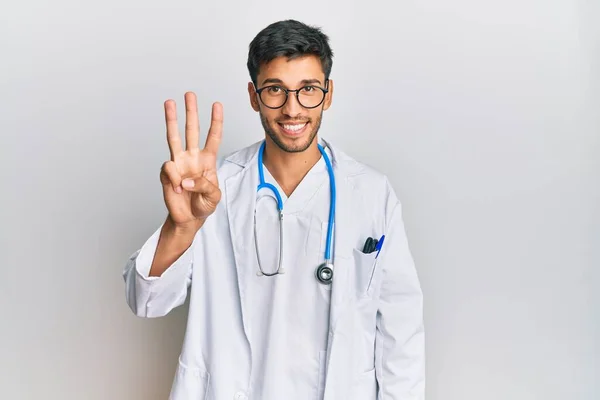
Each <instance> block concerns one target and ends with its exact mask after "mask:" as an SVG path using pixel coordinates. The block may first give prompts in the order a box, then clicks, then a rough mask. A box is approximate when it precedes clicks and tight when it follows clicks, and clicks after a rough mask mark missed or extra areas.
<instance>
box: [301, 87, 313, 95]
mask: <svg viewBox="0 0 600 400" xmlns="http://www.w3.org/2000/svg"><path fill="white" fill-rule="evenodd" d="M315 90H316V88H315V87H314V86H304V87H303V88H302V91H303V92H306V93H310V92H314V91H315Z"/></svg>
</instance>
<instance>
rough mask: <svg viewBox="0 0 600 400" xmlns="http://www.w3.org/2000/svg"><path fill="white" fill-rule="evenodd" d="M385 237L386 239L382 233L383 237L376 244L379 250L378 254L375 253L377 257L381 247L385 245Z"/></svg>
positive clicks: (376, 248)
mask: <svg viewBox="0 0 600 400" xmlns="http://www.w3.org/2000/svg"><path fill="white" fill-rule="evenodd" d="M383 239H385V235H382V236H381V239H379V241H377V245H376V246H375V250H377V254H376V255H375V258H377V257H379V252H380V251H381V248H382V247H383Z"/></svg>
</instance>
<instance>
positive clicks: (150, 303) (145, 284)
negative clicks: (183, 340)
mask: <svg viewBox="0 0 600 400" xmlns="http://www.w3.org/2000/svg"><path fill="white" fill-rule="evenodd" d="M161 228H162V226H161V227H159V228H158V229H157V230H156V231H155V232H154V234H153V235H152V236H151V237H150V238H149V239H148V240H147V241H146V242H145V243H144V244H143V246H142V247H141V248H140V249H139V250H137V251H136V252H135V253H133V254H132V255H131V256H130V257H129V259H128V260H127V263H126V265H125V268H124V271H123V278H124V280H125V296H126V301H127V304H128V305H129V308H131V310H132V311H133V312H134V313H135V315H137V316H138V317H145V318H155V317H162V316H164V315H166V314H168V313H169V312H170V311H171V310H173V309H174V308H176V307H178V306H180V305H182V304H183V303H184V302H185V299H186V297H187V290H188V287H189V285H190V283H191V276H192V263H193V248H194V243H192V245H191V246H190V247H188V248H187V250H186V251H185V252H184V253H183V254H182V255H181V256H180V257H179V258H178V259H177V260H176V261H175V262H174V263H173V264H172V265H171V266H169V268H168V269H167V270H166V271H165V272H164V273H163V274H162V275H161V276H160V277H156V276H149V273H150V267H151V266H152V261H153V260H154V253H155V252H156V248H157V245H158V239H159V237H160V231H161ZM194 242H195V240H194Z"/></svg>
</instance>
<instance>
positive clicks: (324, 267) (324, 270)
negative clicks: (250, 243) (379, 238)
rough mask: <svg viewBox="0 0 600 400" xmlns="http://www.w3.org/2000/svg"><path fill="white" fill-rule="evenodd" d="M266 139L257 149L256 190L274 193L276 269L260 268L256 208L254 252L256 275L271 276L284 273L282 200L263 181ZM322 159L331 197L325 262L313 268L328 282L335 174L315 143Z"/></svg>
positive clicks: (317, 274) (331, 264) (322, 150)
mask: <svg viewBox="0 0 600 400" xmlns="http://www.w3.org/2000/svg"><path fill="white" fill-rule="evenodd" d="M265 144H266V141H263V142H262V144H261V146H260V149H259V151H258V178H259V183H258V187H257V189H256V191H257V192H258V191H260V190H261V189H269V190H271V191H272V192H273V194H275V198H276V200H277V210H278V211H279V263H278V266H277V270H276V271H275V272H272V273H266V272H265V271H263V269H262V265H261V262H260V255H259V251H258V244H257V237H256V209H255V213H254V244H255V246H256V254H257V257H258V268H259V269H260V271H259V272H258V275H266V276H273V275H277V274H282V273H284V269H283V268H282V261H283V200H282V199H281V195H280V194H279V191H278V190H277V188H276V187H275V186H273V185H272V184H270V183H267V182H265V175H264V169H263V168H264V167H263V153H264V151H265ZM317 146H318V148H319V151H320V152H321V155H322V156H323V159H324V160H325V164H326V165H327V172H328V174H329V190H330V193H331V198H330V200H329V221H328V222H327V242H326V245H325V262H324V263H323V264H321V265H319V266H318V267H317V269H316V270H315V276H316V278H317V280H318V281H319V282H321V283H323V284H330V283H331V281H332V279H333V269H332V266H333V261H332V259H331V244H332V239H333V224H334V220H335V204H336V190H335V188H336V187H335V186H336V185H335V175H334V173H333V166H332V165H331V161H330V160H329V156H328V155H327V153H326V152H325V149H324V148H323V146H321V145H320V144H317Z"/></svg>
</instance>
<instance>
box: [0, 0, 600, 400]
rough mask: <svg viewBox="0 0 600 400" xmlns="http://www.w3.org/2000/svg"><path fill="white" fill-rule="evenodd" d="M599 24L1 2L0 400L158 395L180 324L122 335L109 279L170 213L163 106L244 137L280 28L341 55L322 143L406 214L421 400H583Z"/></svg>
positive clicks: (239, 6) (594, 299) (385, 11)
mask: <svg viewBox="0 0 600 400" xmlns="http://www.w3.org/2000/svg"><path fill="white" fill-rule="evenodd" d="M593 3H595V4H593ZM598 4H599V3H598V2H594V1H591V0H590V1H566V0H565V1H558V0H556V1H552V0H545V1H541V0H540V1H534V0H519V1H517V0H504V1H475V0H472V1H468V0H456V1H444V0H432V1H419V2H417V1H402V2H391V1H390V2H376V1H367V2H348V1H341V0H338V1H330V2H320V1H305V2H281V1H270V2H269V1H262V2H259V1H245V2H239V3H236V2H232V1H220V2H217V1H214V2H203V1H169V2H167V1H156V0H150V1H148V0H146V1H141V0H137V1H135V0H119V1H115V0H108V1H102V2H100V1H97V2H82V1H69V0H56V1H53V2H48V1H46V2H44V1H20V2H14V1H13V2H8V1H7V0H5V1H2V3H1V8H0V85H1V86H0V124H1V125H0V151H1V157H0V163H1V165H0V173H1V175H0V178H1V183H2V189H1V195H0V202H1V203H0V205H1V207H0V220H1V222H2V225H1V228H0V229H1V230H0V233H1V241H0V246H1V251H0V267H1V269H0V272H1V275H0V315H1V318H2V319H1V322H0V324H1V328H0V344H1V353H0V398H3V399H11V400H20V399H28V400H29V399H42V398H43V399H61V400H65V399H69V400H70V399H77V400H79V399H85V400H106V399H111V400H142V399H143V400H159V399H166V398H167V394H168V391H169V388H170V385H171V382H172V378H173V373H174V368H175V363H176V359H177V355H178V352H179V349H180V345H181V340H182V337H183V327H184V322H185V318H186V314H185V311H186V309H185V307H182V308H180V309H178V310H177V311H176V312H174V313H173V314H171V315H169V316H168V317H165V318H162V319H158V320H142V319H138V318H136V317H134V316H133V314H132V313H131V312H130V311H129V309H128V308H127V306H126V303H125V297H124V285H123V281H122V278H121V271H122V268H123V266H124V264H125V261H126V259H127V257H128V256H129V255H130V254H131V253H132V252H134V251H135V250H136V249H137V248H138V247H139V246H140V245H141V244H142V243H143V242H144V241H145V239H146V238H147V237H148V236H149V235H150V234H151V233H152V232H153V231H154V230H155V229H156V228H157V226H158V225H159V224H160V223H161V222H162V220H163V218H164V216H165V208H164V205H163V203H162V197H161V196H162V195H161V188H160V184H159V180H158V172H159V168H160V166H161V164H162V162H163V161H165V160H166V159H167V157H168V148H167V145H166V141H165V129H164V115H163V109H162V107H163V102H164V100H166V99H168V98H174V99H175V100H177V102H178V103H177V104H178V108H179V111H180V115H182V114H183V94H184V92H185V91H187V90H192V91H195V92H196V93H197V94H198V96H199V98H200V104H199V109H200V117H201V125H202V129H203V133H205V132H206V128H207V125H208V122H207V119H208V118H209V113H210V104H211V103H212V102H213V101H217V100H218V101H221V102H222V103H223V104H224V110H225V132H224V140H223V145H222V148H221V153H222V154H226V153H228V152H230V151H232V150H234V149H237V148H240V147H243V146H245V145H247V144H250V143H252V142H254V141H257V140H259V139H260V138H261V137H262V136H263V133H262V131H261V125H260V121H259V118H258V115H257V114H255V113H254V112H253V111H252V110H251V108H250V105H249V102H248V98H247V92H246V84H247V82H248V80H249V76H248V72H247V70H246V56H247V48H248V44H249V42H250V40H251V39H252V38H253V37H254V35H256V34H257V33H258V31H259V30H260V29H262V28H263V27H265V26H266V25H267V24H269V23H271V22H274V21H276V20H279V19H284V18H296V19H299V20H302V21H304V22H307V23H310V24H315V25H318V26H321V27H323V29H324V30H325V32H326V33H327V34H328V35H329V36H330V38H331V45H332V47H333V50H334V52H335V59H334V65H333V74H332V79H333V80H334V82H335V93H334V101H333V106H332V108H331V109H330V110H329V111H327V112H326V113H325V117H324V122H323V126H322V133H323V135H324V137H327V138H328V139H330V140H332V141H334V142H335V143H336V144H337V145H338V146H340V147H342V148H343V149H345V150H346V151H347V152H348V153H350V155H352V156H354V157H356V158H358V159H360V160H361V161H363V162H365V163H367V164H370V165H372V166H374V167H376V168H378V169H380V170H383V171H384V172H385V173H387V174H388V175H389V176H390V179H391V181H392V183H393V184H394V186H395V188H396V190H397V192H398V194H399V196H400V197H401V199H402V201H403V203H404V211H405V218H406V226H407V233H408V236H409V240H410V244H411V248H412V250H413V253H414V257H415V261H416V263H417V266H418V272H419V275H420V277H421V280H422V285H423V290H424V293H425V301H426V308H425V312H426V325H427V353H428V361H427V374H428V376H427V379H428V381H427V389H428V400H507V399H510V400H538V399H539V400H559V399H560V400H566V399H568V400H597V399H598V398H600V387H599V386H600V383H599V382H600V368H599V365H598V363H599V362H598V360H599V359H600V349H599V342H600V339H599V337H600V316H599V315H600V312H599V309H600V307H599V303H600V299H599V296H598V294H597V290H598V286H599V283H600V282H599V273H598V270H599V268H600V162H599V160H600V117H599V110H600V97H599V95H598V93H599V90H600V62H599V61H600V57H599V56H600V54H599V49H600V39H599V37H600V29H599V24H598V21H599V20H600V13H598V11H599V8H600V6H599V5H598ZM180 124H183V120H181V121H180Z"/></svg>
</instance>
